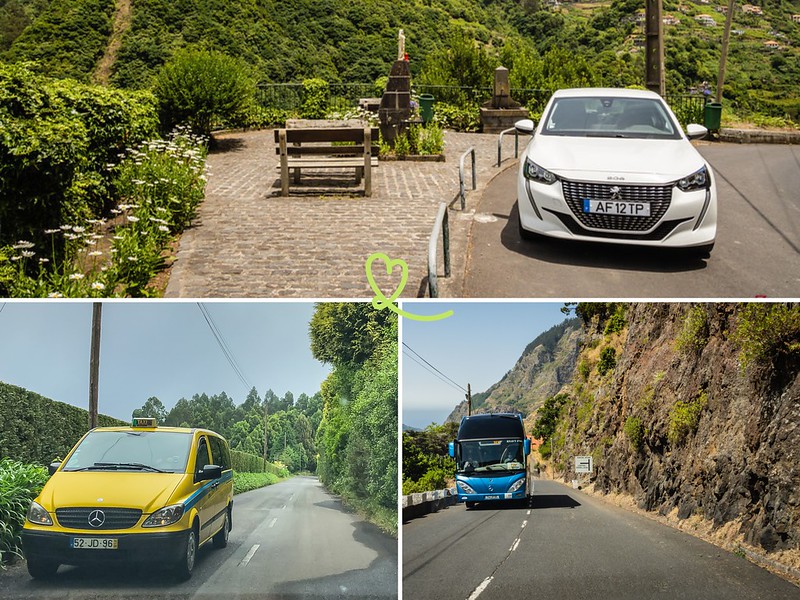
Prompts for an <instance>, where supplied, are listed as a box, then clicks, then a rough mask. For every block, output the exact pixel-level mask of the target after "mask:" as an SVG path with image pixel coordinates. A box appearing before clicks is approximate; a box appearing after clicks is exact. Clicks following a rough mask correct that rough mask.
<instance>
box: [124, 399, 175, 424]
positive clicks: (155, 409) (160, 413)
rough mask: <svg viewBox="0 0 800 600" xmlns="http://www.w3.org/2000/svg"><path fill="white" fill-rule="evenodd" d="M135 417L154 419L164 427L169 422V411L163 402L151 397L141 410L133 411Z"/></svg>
mask: <svg viewBox="0 0 800 600" xmlns="http://www.w3.org/2000/svg"><path fill="white" fill-rule="evenodd" d="M132 416H134V417H153V418H155V420H156V423H158V424H159V425H163V424H165V423H166V421H167V409H166V408H165V407H164V405H163V404H162V403H161V400H159V399H158V398H156V397H155V396H150V397H149V398H148V399H147V402H145V403H144V404H143V405H142V407H141V408H137V409H136V410H134V411H133V415H132Z"/></svg>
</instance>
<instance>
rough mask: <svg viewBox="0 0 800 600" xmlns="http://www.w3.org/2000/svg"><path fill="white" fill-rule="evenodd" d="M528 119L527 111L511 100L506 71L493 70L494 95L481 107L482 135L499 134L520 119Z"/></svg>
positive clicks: (501, 68) (500, 68)
mask: <svg viewBox="0 0 800 600" xmlns="http://www.w3.org/2000/svg"><path fill="white" fill-rule="evenodd" d="M527 118H528V110H527V109H526V108H523V107H522V106H521V105H520V103H519V102H515V101H514V100H512V99H511V86H510V84H509V82H508V69H506V68H505V67H497V68H496V69H495V70H494V93H493V95H492V99H491V100H489V101H488V102H486V103H485V104H484V105H483V106H482V107H481V130H482V131H483V133H500V132H501V131H503V130H505V129H510V128H511V127H513V126H514V123H516V122H517V121H519V120H520V119H527Z"/></svg>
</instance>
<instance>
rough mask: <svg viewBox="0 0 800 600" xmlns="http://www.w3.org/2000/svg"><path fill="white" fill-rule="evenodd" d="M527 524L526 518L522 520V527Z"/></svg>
mask: <svg viewBox="0 0 800 600" xmlns="http://www.w3.org/2000/svg"><path fill="white" fill-rule="evenodd" d="M527 524H528V519H525V520H524V521H523V522H522V529H525V525H527Z"/></svg>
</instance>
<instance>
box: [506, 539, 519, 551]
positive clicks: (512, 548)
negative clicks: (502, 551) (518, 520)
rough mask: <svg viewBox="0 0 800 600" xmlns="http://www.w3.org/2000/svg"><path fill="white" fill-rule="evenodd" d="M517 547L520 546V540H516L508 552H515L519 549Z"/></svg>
mask: <svg viewBox="0 0 800 600" xmlns="http://www.w3.org/2000/svg"><path fill="white" fill-rule="evenodd" d="M517 546H519V538H517V539H516V540H514V543H513V544H512V545H511V548H509V549H508V551H509V552H513V551H514V550H516V549H517Z"/></svg>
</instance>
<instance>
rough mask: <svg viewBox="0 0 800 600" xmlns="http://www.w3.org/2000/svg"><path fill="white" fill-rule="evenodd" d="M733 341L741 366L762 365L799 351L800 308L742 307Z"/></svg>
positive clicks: (784, 306)
mask: <svg viewBox="0 0 800 600" xmlns="http://www.w3.org/2000/svg"><path fill="white" fill-rule="evenodd" d="M733 340H734V341H735V342H736V344H737V345H738V346H739V347H740V348H741V353H740V355H739V361H740V363H741V364H742V367H747V366H748V365H750V364H766V363H769V362H773V364H774V362H775V361H776V360H778V359H780V358H781V357H784V356H788V355H790V354H797V353H798V352H800V306H798V305H796V304H767V303H750V304H745V305H744V306H743V307H742V309H741V311H740V312H739V315H738V317H737V320H736V329H735V331H734V334H733Z"/></svg>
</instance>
